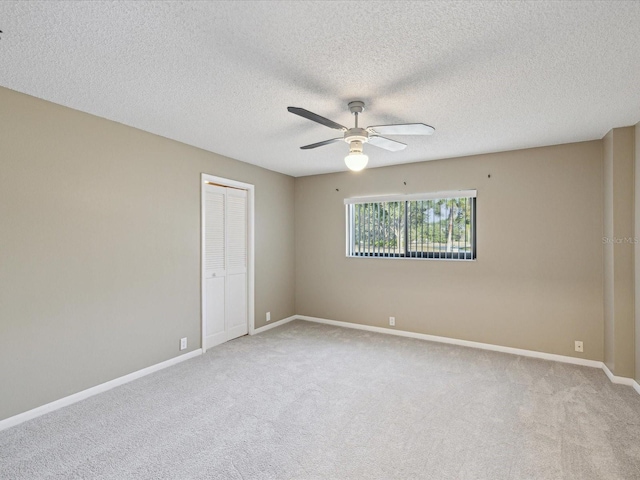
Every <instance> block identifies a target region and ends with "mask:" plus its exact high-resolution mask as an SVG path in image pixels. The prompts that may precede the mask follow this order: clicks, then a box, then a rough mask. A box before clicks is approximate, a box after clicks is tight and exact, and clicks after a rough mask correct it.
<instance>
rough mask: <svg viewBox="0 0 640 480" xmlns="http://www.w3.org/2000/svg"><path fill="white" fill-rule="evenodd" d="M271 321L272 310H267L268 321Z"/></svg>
mask: <svg viewBox="0 0 640 480" xmlns="http://www.w3.org/2000/svg"><path fill="white" fill-rule="evenodd" d="M270 321H271V312H267V322H270Z"/></svg>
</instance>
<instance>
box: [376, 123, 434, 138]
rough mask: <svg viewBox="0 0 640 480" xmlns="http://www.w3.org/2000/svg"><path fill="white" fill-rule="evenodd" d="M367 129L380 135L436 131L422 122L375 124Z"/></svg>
mask: <svg viewBox="0 0 640 480" xmlns="http://www.w3.org/2000/svg"><path fill="white" fill-rule="evenodd" d="M367 130H369V131H372V130H373V131H374V132H375V133H379V134H380V135H431V134H432V133H433V132H435V131H436V129H435V128H433V127H432V126H430V125H425V124H424V123H402V124H399V125H376V126H374V127H368V128H367Z"/></svg>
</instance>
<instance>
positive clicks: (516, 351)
mask: <svg viewBox="0 0 640 480" xmlns="http://www.w3.org/2000/svg"><path fill="white" fill-rule="evenodd" d="M296 318H299V319H300V320H306V321H308V322H316V323H325V324H327V325H335V326H337V327H346V328H355V329H357V330H367V331H369V332H377V333H386V334H388V335H397V336H400V337H409V338H418V339H420V340H428V341H430V342H438V343H448V344H451V345H460V346H463V347H471V348H479V349H482V350H492V351H494V352H502V353H510V354H512V355H522V356H524V357H533V358H541V359H543V360H553V361H555V362H562V363H572V364H574V365H583V366H586V367H594V368H601V367H602V362H599V361H597V360H587V359H585V358H576V357H568V356H566V355H557V354H554V353H545V352H536V351H534V350H524V349H521V348H513V347H503V346H501V345H493V344H490V343H480V342H472V341H469V340H459V339H457V338H450V337H439V336H436V335H427V334H425V333H415V332H408V331H406V330H394V329H391V328H383V327H372V326H370V325H361V324H357V323H350V322H339V321H336V320H327V319H325V318H317V317H307V316H305V315H298V316H297V317H296Z"/></svg>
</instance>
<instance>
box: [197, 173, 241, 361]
mask: <svg viewBox="0 0 640 480" xmlns="http://www.w3.org/2000/svg"><path fill="white" fill-rule="evenodd" d="M204 188H205V202H204V208H205V212H204V230H205V235H204V242H205V248H204V252H205V262H204V263H205V280H204V281H205V299H204V309H205V312H204V315H205V327H206V328H205V331H206V338H205V346H206V347H205V348H210V347H213V346H215V345H218V344H220V343H223V342H226V341H227V340H231V339H233V338H236V337H239V336H242V335H246V334H247V333H248V330H249V328H248V321H247V320H248V315H247V313H248V312H247V286H248V284H247V281H248V277H247V260H248V243H247V241H248V238H247V220H248V218H247V192H246V191H245V190H239V189H235V188H227V187H221V186H215V185H209V184H205V186H204Z"/></svg>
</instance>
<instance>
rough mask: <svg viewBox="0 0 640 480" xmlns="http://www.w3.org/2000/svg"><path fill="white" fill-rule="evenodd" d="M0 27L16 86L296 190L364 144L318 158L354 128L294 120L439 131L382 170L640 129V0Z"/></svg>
mask: <svg viewBox="0 0 640 480" xmlns="http://www.w3.org/2000/svg"><path fill="white" fill-rule="evenodd" d="M0 30H3V31H4V33H3V34H2V36H1V38H2V39H1V40H0V85H2V86H5V87H8V88H11V89H14V90H17V91H20V92H24V93H28V94H30V95H34V96H36V97H40V98H43V99H46V100H50V101H52V102H55V103H58V104H61V105H65V106H68V107H72V108H75V109H78V110H81V111H84V112H89V113H92V114H94V115H98V116H100V117H104V118H108V119H110V120H115V121H117V122H121V123H123V124H126V125H131V126H133V127H137V128H140V129H142V130H146V131H149V132H153V133H156V134H158V135H162V136H165V137H168V138H172V139H175V140H179V141H181V142H184V143H187V144H190V145H195V146H197V147H200V148H203V149H206V150H210V151H213V152H217V153H220V154H223V155H227V156H229V157H233V158H236V159H238V160H242V161H244V162H249V163H253V164H256V165H260V166H263V167H265V168H269V169H272V170H276V171H279V172H283V173H287V174H290V175H294V176H301V175H310V174H315V173H325V172H334V171H340V170H345V169H346V167H345V166H344V162H343V158H344V156H345V155H346V153H347V150H348V146H347V145H346V144H345V143H342V142H340V143H335V144H332V145H328V146H325V147H321V148H319V149H316V150H310V151H302V150H300V149H299V147H300V146H302V145H306V144H309V143H314V142H317V141H321V140H325V139H329V138H333V137H335V136H339V132H336V131H335V130H330V129H329V128H326V127H323V126H321V125H318V124H315V123H313V122H310V121H308V120H305V119H303V118H300V117H297V116H295V115H292V114H290V113H288V112H287V106H296V107H303V108H306V109H308V110H311V111H313V112H316V113H318V114H320V115H323V116H325V117H328V118H330V119H332V120H334V121H336V122H338V123H342V124H344V125H347V126H351V125H352V122H353V117H352V116H351V115H350V113H349V112H348V110H347V102H348V101H350V100H356V99H361V100H364V101H365V102H366V105H367V108H366V110H365V112H364V114H363V115H362V116H361V125H362V124H364V125H376V124H385V123H399V122H424V123H428V124H430V125H433V126H434V127H435V128H436V133H435V134H434V135H433V136H430V137H394V138H395V139H397V140H399V141H403V142H406V143H408V145H409V146H408V148H407V149H406V150H404V151H402V152H396V153H391V152H386V151H384V150H380V149H377V148H375V147H373V146H371V145H365V153H368V154H369V157H370V166H374V167H375V166H382V165H391V164H398V163H407V162H416V161H423V160H432V159H439V158H447V157H454V156H462V155H470V154H476V153H484V152H495V151H502V150H511V149H519V148H526V147H534V146H541V145H552V144H558V143H567V142H575V141H581V140H589V139H596V138H601V137H602V136H603V135H604V134H605V133H606V132H607V131H608V130H609V129H610V128H612V127H620V126H625V125H631V124H635V123H637V122H638V121H640V86H639V85H640V35H638V32H640V2H625V1H613V2H612V1H608V2H586V1H580V2H578V1H575V2H574V1H566V2H558V1H535V2H470V1H465V2H453V1H446V2H442V1H438V2H426V1H422V2H401V1H388V2H374V1H366V2H327V1H319V2H302V1H296V2H293V1H292V2H275V1H264V2H240V1H234V2H144V1H136V2H125V1H117V2H95V1H94V2H52V1H51V2H10V1H3V2H0ZM0 108H1V106H0ZM336 133H338V135H336ZM88 161H90V160H88ZM176 161H180V159H176Z"/></svg>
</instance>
